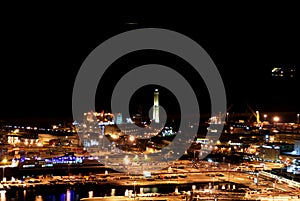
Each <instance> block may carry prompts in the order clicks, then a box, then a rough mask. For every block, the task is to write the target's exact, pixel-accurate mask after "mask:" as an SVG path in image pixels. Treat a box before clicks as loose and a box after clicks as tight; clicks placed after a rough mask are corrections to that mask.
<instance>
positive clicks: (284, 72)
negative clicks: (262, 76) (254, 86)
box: [271, 67, 296, 78]
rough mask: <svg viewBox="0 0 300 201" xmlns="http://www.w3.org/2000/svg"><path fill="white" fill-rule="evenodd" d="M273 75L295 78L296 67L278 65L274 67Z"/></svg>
mask: <svg viewBox="0 0 300 201" xmlns="http://www.w3.org/2000/svg"><path fill="white" fill-rule="evenodd" d="M271 75H272V77H282V78H294V77H295V76H296V69H295V68H288V67H285V68H283V67H279V68H277V67H276V68H273V69H272V71H271Z"/></svg>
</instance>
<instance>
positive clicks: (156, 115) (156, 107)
mask: <svg viewBox="0 0 300 201" xmlns="http://www.w3.org/2000/svg"><path fill="white" fill-rule="evenodd" d="M153 121H154V122H155V123H159V92H158V89H155V91H154V104H153Z"/></svg>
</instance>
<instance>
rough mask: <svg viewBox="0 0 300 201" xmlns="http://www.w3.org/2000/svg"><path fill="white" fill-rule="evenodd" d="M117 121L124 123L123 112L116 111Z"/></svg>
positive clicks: (117, 122)
mask: <svg viewBox="0 0 300 201" xmlns="http://www.w3.org/2000/svg"><path fill="white" fill-rule="evenodd" d="M115 123H116V124H122V123H123V117H122V113H116V114H115Z"/></svg>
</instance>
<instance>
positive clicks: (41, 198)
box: [0, 182, 245, 201]
mask: <svg viewBox="0 0 300 201" xmlns="http://www.w3.org/2000/svg"><path fill="white" fill-rule="evenodd" d="M193 186H195V189H208V188H210V189H212V188H215V187H216V189H220V190H221V189H227V190H228V189H238V188H239V187H245V186H244V185H239V184H232V183H230V182H229V183H228V182H220V183H214V184H213V183H195V185H193ZM134 188H136V192H143V193H166V194H167V193H171V192H175V191H176V190H177V191H178V192H180V191H190V190H191V189H192V185H190V184H189V185H187V184H186V185H158V186H140V187H134V186H108V185H107V186H82V187H72V188H68V187H66V188H65V187H61V186H53V187H42V188H39V187H38V188H33V189H26V190H24V189H19V190H13V189H6V190H2V191H0V201H80V199H81V198H87V197H90V196H91V197H102V196H110V195H111V194H112V193H113V194H114V195H116V196H124V195H125V194H124V193H125V192H126V190H127V191H130V190H131V191H132V190H133V189H134Z"/></svg>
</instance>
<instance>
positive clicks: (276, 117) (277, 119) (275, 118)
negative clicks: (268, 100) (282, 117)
mask: <svg viewBox="0 0 300 201" xmlns="http://www.w3.org/2000/svg"><path fill="white" fill-rule="evenodd" d="M273 121H274V126H276V123H277V122H278V121H279V117H278V116H275V117H274V118H273Z"/></svg>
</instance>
